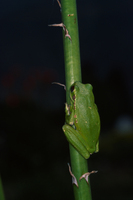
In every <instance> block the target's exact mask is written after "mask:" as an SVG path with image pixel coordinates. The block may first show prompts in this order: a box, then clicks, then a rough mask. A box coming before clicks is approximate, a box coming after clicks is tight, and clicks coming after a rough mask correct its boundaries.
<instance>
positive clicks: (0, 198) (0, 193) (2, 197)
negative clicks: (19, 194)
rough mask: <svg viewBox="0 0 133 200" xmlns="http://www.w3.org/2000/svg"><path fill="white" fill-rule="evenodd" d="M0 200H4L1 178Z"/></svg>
mask: <svg viewBox="0 0 133 200" xmlns="http://www.w3.org/2000/svg"><path fill="white" fill-rule="evenodd" d="M0 200H5V197H4V192H3V186H2V182H1V177H0Z"/></svg>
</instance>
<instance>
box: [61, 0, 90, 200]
mask: <svg viewBox="0 0 133 200" xmlns="http://www.w3.org/2000/svg"><path fill="white" fill-rule="evenodd" d="M61 10H62V22H63V24H64V25H65V26H66V29H67V30H68V33H69V35H70V37H71V40H70V38H69V37H66V38H65V33H64V31H63V38H64V40H63V43H64V60H65V76H66V101H67V103H68V104H69V102H70V97H69V91H70V87H71V85H72V84H73V83H74V82H75V81H80V82H81V81H82V79H81V64H80V50H79V36H78V19H77V9H76V0H61ZM69 146H70V157H71V167H72V173H73V174H74V175H75V177H76V178H77V181H78V184H79V188H77V187H76V186H75V185H74V186H73V187H74V196H75V200H91V189H90V184H87V183H86V181H85V180H84V179H82V180H81V181H80V182H79V178H80V176H81V175H83V174H84V173H86V172H88V166H87V160H86V159H84V158H83V157H82V156H81V155H80V154H79V153H78V152H77V151H76V150H75V148H74V147H73V146H72V145H69Z"/></svg>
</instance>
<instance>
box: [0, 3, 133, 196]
mask: <svg viewBox="0 0 133 200" xmlns="http://www.w3.org/2000/svg"><path fill="white" fill-rule="evenodd" d="M77 8H78V20H79V37H80V47H81V63H82V77H83V83H91V84H92V85H93V88H94V90H93V91H94V95H95V101H96V104H97V106H98V109H99V113H100V117H101V135H100V151H99V153H97V154H93V155H92V156H91V158H90V159H89V160H88V163H89V171H91V170H98V173H97V174H95V175H91V176H90V180H91V188H92V197H93V200H106V199H108V200H110V199H111V200H112V199H113V200H116V199H117V200H118V199H121V200H123V199H124V200H125V199H128V200H131V199H133V193H132V185H133V170H132V169H133V149H132V145H133V78H132V77H133V56H132V54H133V1H131V0H126V1H124V0H118V1H115V0H112V1H106V0H101V1H98V0H93V1H92V0H89V1H85V0H82V1H79V0H77ZM60 22H61V14H60V9H59V6H58V4H57V2H56V0H47V1H46V0H44V1H43V0H39V1H37V0H32V1H30V0H26V1H25V0H23V1H15V0H12V1H10V0H2V1H1V6H0V27H1V28H0V122H1V123H0V172H1V177H2V182H3V186H4V192H5V196H6V200H23V199H25V200H28V199H32V200H36V199H39V200H42V199H58V200H60V199H64V200H65V199H73V190H72V186H71V177H70V175H69V172H68V166H67V163H68V162H70V158H69V148H68V142H67V141H66V139H65V136H64V134H63V132H62V125H63V124H64V120H65V114H64V103H65V91H64V89H63V87H60V86H58V85H51V82H53V81H57V82H60V83H64V84H65V72H64V61H63V44H62V29H61V28H55V27H48V24H53V23H60Z"/></svg>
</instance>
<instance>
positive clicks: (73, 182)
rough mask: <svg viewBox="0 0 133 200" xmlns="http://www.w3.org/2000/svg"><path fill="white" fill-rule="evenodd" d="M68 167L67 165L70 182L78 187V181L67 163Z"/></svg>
mask: <svg viewBox="0 0 133 200" xmlns="http://www.w3.org/2000/svg"><path fill="white" fill-rule="evenodd" d="M68 167H69V172H70V175H71V176H72V184H75V185H76V186H77V187H79V186H78V181H77V179H76V177H75V176H74V174H73V173H72V171H71V167H70V165H69V163H68Z"/></svg>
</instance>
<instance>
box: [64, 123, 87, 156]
mask: <svg viewBox="0 0 133 200" xmlns="http://www.w3.org/2000/svg"><path fill="white" fill-rule="evenodd" d="M62 129H63V131H64V134H65V136H66V138H67V140H68V142H69V143H70V144H71V145H73V146H74V147H75V149H76V150H77V151H78V152H79V153H80V154H81V155H82V156H83V157H84V158H85V159H88V158H89V157H90V153H89V151H88V150H87V147H88V145H87V144H86V142H85V140H84V139H83V138H82V136H81V135H80V134H79V132H78V131H76V130H75V129H74V128H72V127H71V126H70V125H68V124H65V125H64V126H63V127H62Z"/></svg>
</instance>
